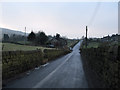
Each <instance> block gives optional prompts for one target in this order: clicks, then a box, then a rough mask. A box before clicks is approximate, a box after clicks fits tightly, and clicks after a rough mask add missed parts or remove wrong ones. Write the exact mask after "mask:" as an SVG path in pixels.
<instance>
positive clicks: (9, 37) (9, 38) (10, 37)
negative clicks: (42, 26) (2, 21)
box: [2, 34, 26, 42]
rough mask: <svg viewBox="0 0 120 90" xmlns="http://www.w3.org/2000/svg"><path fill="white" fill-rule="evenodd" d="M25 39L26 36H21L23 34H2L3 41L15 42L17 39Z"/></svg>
mask: <svg viewBox="0 0 120 90" xmlns="http://www.w3.org/2000/svg"><path fill="white" fill-rule="evenodd" d="M25 39H26V37H25V36H23V35H17V34H12V35H8V34H4V35H3V39H2V41H4V42H17V41H23V40H25Z"/></svg>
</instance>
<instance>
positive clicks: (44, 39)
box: [37, 32, 48, 45]
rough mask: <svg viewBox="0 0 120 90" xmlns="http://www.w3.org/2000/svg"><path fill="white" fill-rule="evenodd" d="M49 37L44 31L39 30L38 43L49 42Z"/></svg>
mask: <svg viewBox="0 0 120 90" xmlns="http://www.w3.org/2000/svg"><path fill="white" fill-rule="evenodd" d="M47 40H48V37H47V35H46V34H45V33H44V32H38V33H37V43H38V44H41V45H45V43H46V42H47Z"/></svg>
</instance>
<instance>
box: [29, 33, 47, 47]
mask: <svg viewBox="0 0 120 90" xmlns="http://www.w3.org/2000/svg"><path fill="white" fill-rule="evenodd" d="M27 40H28V41H30V42H33V43H35V44H38V45H45V44H46V42H47V40H48V36H47V35H46V34H45V33H44V32H38V33H36V34H35V33H34V32H33V31H32V32H31V33H30V34H29V35H28V37H27Z"/></svg>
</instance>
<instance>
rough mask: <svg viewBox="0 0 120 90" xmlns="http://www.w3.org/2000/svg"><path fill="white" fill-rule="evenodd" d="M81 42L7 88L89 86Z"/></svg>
mask: <svg viewBox="0 0 120 90" xmlns="http://www.w3.org/2000/svg"><path fill="white" fill-rule="evenodd" d="M81 42H82V41H80V42H79V43H78V44H76V45H75V46H74V48H73V51H72V52H71V53H69V54H67V55H65V56H63V57H61V58H58V59H56V60H54V61H51V62H49V63H47V64H46V65H43V66H41V67H40V68H36V69H35V70H34V71H31V72H29V75H25V76H23V77H22V78H19V79H17V80H14V81H12V82H10V83H8V84H7V85H6V86H5V88H88V83H87V81H86V77H85V74H84V70H83V65H82V60H81V57H80V53H79V47H80V44H81Z"/></svg>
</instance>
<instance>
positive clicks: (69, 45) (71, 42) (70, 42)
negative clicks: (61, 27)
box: [67, 40, 78, 47]
mask: <svg viewBox="0 0 120 90" xmlns="http://www.w3.org/2000/svg"><path fill="white" fill-rule="evenodd" d="M76 42H78V41H77V40H67V46H68V47H71V46H72V45H74V44H75V43H76Z"/></svg>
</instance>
